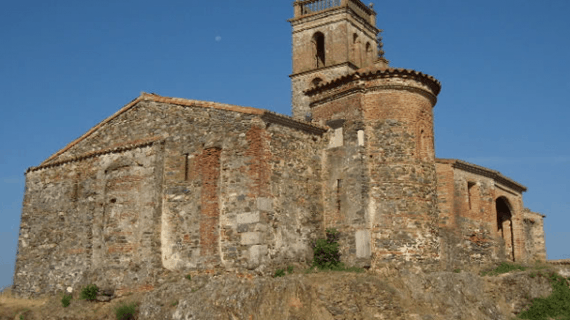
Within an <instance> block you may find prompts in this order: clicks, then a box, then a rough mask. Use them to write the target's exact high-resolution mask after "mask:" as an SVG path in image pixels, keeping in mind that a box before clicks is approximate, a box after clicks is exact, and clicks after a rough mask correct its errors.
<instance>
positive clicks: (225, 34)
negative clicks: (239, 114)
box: [0, 0, 570, 287]
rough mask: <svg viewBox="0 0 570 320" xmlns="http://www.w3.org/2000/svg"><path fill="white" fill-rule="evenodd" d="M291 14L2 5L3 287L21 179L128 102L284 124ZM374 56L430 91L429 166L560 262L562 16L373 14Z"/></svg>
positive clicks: (485, 10)
mask: <svg viewBox="0 0 570 320" xmlns="http://www.w3.org/2000/svg"><path fill="white" fill-rule="evenodd" d="M291 2H292V0H271V1H261V0H242V1H188V0H186V1H171V0H163V1H160V2H159V1H147V0H137V1H134V0H120V1H117V0H112V1H111V0H100V1H77V0H73V1H72V0H52V1H39V0H19V1H3V3H2V10H1V11H0V44H1V45H0V94H1V95H0V96H1V98H2V106H1V107H0V121H1V122H0V137H1V138H2V140H1V141H2V143H0V240H1V242H0V243H1V246H0V287H2V286H5V285H9V284H11V281H12V275H13V270H14V260H15V254H16V249H17V235H18V229H19V220H20V211H21V203H22V197H23V193H24V171H25V170H26V168H28V167H30V166H36V165H38V164H39V163H40V162H41V161H42V160H44V159H45V158H47V157H48V156H50V155H51V154H53V153H54V152H56V151H57V150H58V149H60V148H62V147H64V146H65V145H66V144H67V143H68V142H70V141H71V140H73V139H75V138H77V137H78V136H80V135H81V134H83V133H84V132H86V131H87V130H88V129H90V128H91V127H92V126H94V125H95V124H97V123H98V122H99V121H101V120H103V119H104V118H106V117H107V116H109V115H111V114H113V113H114V112H115V111H116V110H118V109H119V108H120V107H122V106H123V105H124V104H126V103H128V102H129V101H131V100H132V99H134V98H136V97H137V96H138V95H139V94H140V92H141V91H145V92H155V93H157V94H160V95H164V96H172V97H182V98H190V99H201V100H210V101H218V102H225V103H232V104H237V105H245V106H253V107H259V108H264V109H270V110H273V111H276V112H279V113H284V114H290V82H289V78H288V75H289V74H290V72H291V48H290V44H291V34H290V32H291V30H290V25H289V23H287V21H286V20H287V19H288V18H290V17H291V16H292V12H293V8H292V6H291ZM374 3H375V9H376V11H377V12H378V19H377V20H378V27H379V28H381V29H384V30H385V32H384V43H385V46H384V48H385V50H386V57H387V58H388V59H389V60H390V61H391V65H392V66H394V67H402V68H409V69H415V70H418V71H422V72H424V73H428V74H430V75H433V76H435V77H436V78H438V79H439V80H440V81H441V82H442V84H443V90H442V92H441V94H440V96H439V102H438V104H437V106H436V107H435V130H436V131H435V132H436V138H435V143H436V154H437V156H438V157H441V158H459V159H463V160H466V161H469V162H473V163H476V164H479V165H483V166H486V167H489V168H492V169H495V170H499V171H500V172H502V173H503V174H504V175H506V176H508V177H510V178H512V179H514V180H516V181H518V182H520V183H522V184H524V185H526V186H527V187H528V189H529V191H528V192H527V193H525V195H524V200H525V204H526V205H527V206H528V207H529V208H531V209H532V210H534V211H538V212H541V213H543V214H546V215H547V218H546V220H545V229H546V245H547V252H548V257H549V258H550V259H561V258H570V246H569V244H570V241H569V240H570V230H569V229H568V226H570V183H569V182H568V177H569V175H570V142H569V140H568V139H569V138H570V127H569V126H568V120H569V119H570V103H569V97H568V93H569V92H570V77H569V76H568V74H569V72H570V19H568V14H569V13H570V1H568V0H545V1H541V2H538V1H530V0H516V1H515V0H501V1H491V0H479V1H457V0H448V1H443V0H434V1H425V0H406V1H402V0H397V1H396V0H390V1H388V0H386V1H383V0H376V1H374Z"/></svg>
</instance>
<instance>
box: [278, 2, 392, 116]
mask: <svg viewBox="0 0 570 320" xmlns="http://www.w3.org/2000/svg"><path fill="white" fill-rule="evenodd" d="M293 6H294V8H295V16H294V17H293V19H290V20H289V22H290V23H291V26H292V29H293V30H292V33H293V41H292V51H293V73H292V74H291V75H290V77H291V91H292V113H293V117H294V118H296V119H301V120H305V118H306V117H307V116H311V110H310V108H309V99H308V98H307V97H306V96H305V94H304V91H305V90H307V89H309V88H311V87H313V86H315V85H317V84H319V83H322V82H328V81H330V80H332V79H335V78H338V77H340V76H343V75H347V74H349V73H351V72H353V71H355V70H357V69H359V68H362V67H367V66H369V65H372V64H373V63H374V61H376V58H377V56H378V47H377V46H378V38H377V37H378V34H379V33H380V32H381V30H379V29H377V28H376V12H375V11H374V9H373V5H372V4H370V5H369V6H366V5H365V4H363V3H362V2H361V1H360V0H302V1H299V0H297V1H295V2H294V3H293Z"/></svg>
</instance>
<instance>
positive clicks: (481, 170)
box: [435, 158, 526, 192]
mask: <svg viewBox="0 0 570 320" xmlns="http://www.w3.org/2000/svg"><path fill="white" fill-rule="evenodd" d="M435 162H437V163H443V164H450V165H451V166H452V167H453V168H457V169H461V170H464V171H467V172H471V173H475V174H478V175H482V176H485V177H488V178H491V179H494V180H495V181H497V182H499V183H501V184H503V185H505V186H507V187H510V188H512V189H514V190H516V191H518V192H525V191H526V187H525V186H523V185H522V184H520V183H518V182H516V181H514V180H512V179H510V178H508V177H506V176H504V175H502V174H501V173H500V172H499V171H495V170H492V169H489V168H485V167H482V166H478V165H476V164H473V163H469V162H467V161H463V160H459V159H440V158H437V159H435Z"/></svg>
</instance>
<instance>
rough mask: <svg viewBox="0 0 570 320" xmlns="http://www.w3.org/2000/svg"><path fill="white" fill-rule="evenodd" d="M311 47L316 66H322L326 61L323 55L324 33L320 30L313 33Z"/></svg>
mask: <svg viewBox="0 0 570 320" xmlns="http://www.w3.org/2000/svg"><path fill="white" fill-rule="evenodd" d="M312 42H313V48H314V50H313V51H314V52H315V64H316V67H317V68H320V67H324V66H325V62H326V59H325V58H326V57H325V35H324V34H323V33H322V32H317V33H315V34H314V35H313V41H312Z"/></svg>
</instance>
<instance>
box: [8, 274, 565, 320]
mask: <svg viewBox="0 0 570 320" xmlns="http://www.w3.org/2000/svg"><path fill="white" fill-rule="evenodd" d="M553 270H556V271H557V272H558V273H559V274H561V275H563V276H565V277H568V276H570V269H568V267H566V268H554V267H551V268H549V269H541V270H538V271H537V270H536V269H531V270H527V271H518V272H510V273H506V274H502V275H497V276H480V275H477V274H474V273H469V272H435V273H429V274H426V273H421V272H411V271H409V270H405V271H393V272H392V273H391V274H385V275H378V274H372V273H349V272H318V273H309V274H305V273H293V274H287V275H285V276H284V277H279V278H271V277H253V276H248V275H235V274H234V275H222V274H220V275H213V276H207V275H196V276H193V277H192V279H191V280H189V279H187V278H185V276H184V275H182V274H170V275H169V276H168V277H165V278H164V279H163V280H162V284H161V285H160V286H158V287H157V288H156V289H155V290H153V291H152V292H148V293H135V294H131V295H127V296H124V297H120V298H115V299H113V300H111V301H110V302H104V303H103V302H87V301H83V300H79V299H78V294H75V295H74V300H72V302H71V305H70V306H69V307H68V308H63V307H62V306H61V302H60V299H61V297H51V298H48V299H47V300H42V302H41V303H39V302H38V300H34V301H29V302H30V305H28V306H27V307H26V306H24V305H23V304H21V303H22V301H21V300H18V299H12V300H10V299H6V298H4V299H3V300H2V299H0V310H2V311H0V317H3V318H2V319H20V315H22V316H23V318H21V319H26V320H28V319H42V320H48V319H66V320H72V319H115V315H114V313H113V309H114V308H115V307H116V306H117V305H119V304H120V303H124V302H136V303H138V311H137V313H138V314H137V319H140V320H142V319H153V320H154V319H177V320H182V319H184V320H189V319H192V320H195V319H224V320H225V319H232V320H234V319H247V320H250V319H252V320H253V319H276V320H277V319H323V320H329V319H330V320H332V319H350V320H353V319H363V320H364V319H375V320H376V319H402V320H403V319H418V320H440V319H441V320H443V319H446V320H447V319H466V320H473V319H477V320H487V319H488V320H498V319H505V320H509V319H512V318H513V317H514V316H516V314H518V313H519V312H520V311H521V310H523V308H524V307H525V306H526V305H528V304H529V302H530V301H531V300H532V299H533V298H538V297H546V296H548V295H549V294H550V293H551V292H552V288H551V285H550V282H549V280H548V278H547V276H546V274H547V273H548V272H552V271H553ZM15 301H19V303H20V305H16V304H15ZM32 302H33V303H32ZM24 308H27V310H26V309H24Z"/></svg>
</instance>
